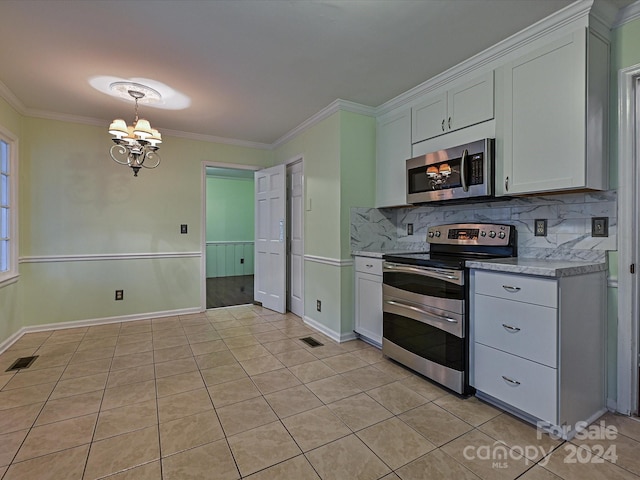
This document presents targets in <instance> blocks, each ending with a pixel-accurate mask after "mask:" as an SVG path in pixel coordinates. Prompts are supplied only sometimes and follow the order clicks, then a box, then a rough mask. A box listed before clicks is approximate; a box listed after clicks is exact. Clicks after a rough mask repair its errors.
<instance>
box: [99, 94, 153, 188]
mask: <svg viewBox="0 0 640 480" xmlns="http://www.w3.org/2000/svg"><path fill="white" fill-rule="evenodd" d="M110 88H111V90H114V91H115V92H116V93H117V94H118V95H120V96H123V97H125V98H128V97H127V95H128V96H130V97H131V98H133V100H134V101H135V104H136V117H135V120H134V121H133V125H127V123H126V122H125V121H124V120H123V119H121V118H116V119H115V120H114V121H113V122H112V123H111V125H110V126H109V133H110V134H111V135H113V138H112V140H113V143H115V145H112V146H111V149H110V150H109V153H110V154H111V158H112V159H113V160H114V161H116V162H117V163H119V164H120V165H128V166H129V167H131V169H132V170H133V176H134V177H137V176H138V171H140V168H142V167H144V168H156V167H157V166H158V165H160V155H158V153H157V152H158V148H159V147H158V145H160V144H161V143H162V136H161V135H160V132H158V130H156V129H155V128H151V125H150V124H149V121H148V120H145V119H144V118H140V119H138V101H140V100H143V101H146V102H147V103H149V102H150V101H157V100H160V93H158V92H157V91H156V90H154V89H152V88H150V87H147V86H145V85H140V84H137V83H129V82H114V83H112V84H111V85H110Z"/></svg>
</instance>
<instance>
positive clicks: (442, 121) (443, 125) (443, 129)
mask: <svg viewBox="0 0 640 480" xmlns="http://www.w3.org/2000/svg"><path fill="white" fill-rule="evenodd" d="M442 131H443V132H444V118H443V119H442Z"/></svg>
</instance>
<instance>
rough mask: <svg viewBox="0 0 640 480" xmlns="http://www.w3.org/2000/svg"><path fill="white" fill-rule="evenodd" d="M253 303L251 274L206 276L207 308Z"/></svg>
mask: <svg viewBox="0 0 640 480" xmlns="http://www.w3.org/2000/svg"><path fill="white" fill-rule="evenodd" d="M247 303H253V275H238V276H235V277H216V278H207V309H209V308H219V307H232V306H234V305H246V304H247Z"/></svg>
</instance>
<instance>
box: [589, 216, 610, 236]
mask: <svg viewBox="0 0 640 480" xmlns="http://www.w3.org/2000/svg"><path fill="white" fill-rule="evenodd" d="M591 236H592V237H608V236H609V217H593V218H592V219H591Z"/></svg>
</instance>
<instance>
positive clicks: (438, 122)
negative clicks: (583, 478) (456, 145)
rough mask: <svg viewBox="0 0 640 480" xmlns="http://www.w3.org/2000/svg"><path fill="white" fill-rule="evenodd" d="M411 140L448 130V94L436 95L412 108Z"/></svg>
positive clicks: (423, 138) (430, 136) (418, 140)
mask: <svg viewBox="0 0 640 480" xmlns="http://www.w3.org/2000/svg"><path fill="white" fill-rule="evenodd" d="M411 120H412V121H411V128H412V131H411V142H412V143H417V142H421V141H422V140H426V139H427V138H432V137H435V136H437V135H442V134H443V133H445V132H446V131H447V130H448V125H447V95H446V94H444V95H436V96H433V97H430V98H428V99H427V100H425V101H424V102H422V103H420V104H418V105H416V106H415V107H413V108H412V109H411Z"/></svg>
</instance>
